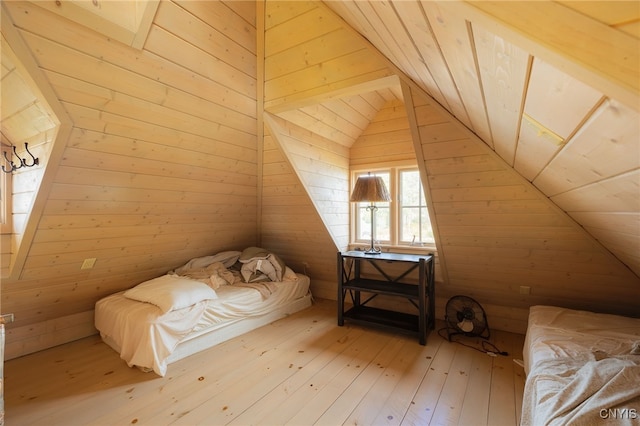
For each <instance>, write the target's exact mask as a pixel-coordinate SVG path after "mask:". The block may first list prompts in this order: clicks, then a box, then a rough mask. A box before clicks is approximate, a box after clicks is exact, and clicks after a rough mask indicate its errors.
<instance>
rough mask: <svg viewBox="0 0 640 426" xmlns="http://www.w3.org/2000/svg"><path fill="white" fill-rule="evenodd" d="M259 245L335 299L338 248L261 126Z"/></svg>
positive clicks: (314, 289)
mask: <svg viewBox="0 0 640 426" xmlns="http://www.w3.org/2000/svg"><path fill="white" fill-rule="evenodd" d="M261 237H262V240H261V245H262V246H263V247H265V248H268V249H269V250H272V251H273V252H274V253H278V255H280V256H281V257H282V259H283V260H284V262H285V263H286V264H287V265H288V266H289V267H291V268H292V269H293V270H295V271H297V272H301V273H304V274H306V275H308V276H309V277H310V278H311V292H312V293H313V294H314V296H316V297H321V298H325V299H334V300H335V299H336V297H337V291H338V290H337V286H336V253H337V251H338V248H337V247H336V244H335V242H334V241H333V239H332V238H331V234H330V233H329V232H328V230H327V227H326V226H325V224H324V222H323V221H322V218H321V217H320V214H319V213H318V211H317V210H316V208H315V206H314V204H313V202H312V200H311V198H310V197H309V193H308V192H307V190H306V189H305V186H304V184H303V183H302V182H301V181H300V178H299V177H298V175H297V174H296V171H295V169H294V168H293V166H292V164H291V162H290V160H289V159H288V158H287V156H286V155H285V153H284V151H283V149H282V148H281V147H280V144H279V143H278V141H277V140H275V138H274V137H273V136H272V135H271V134H270V133H269V131H268V129H267V130H265V143H264V166H263V185H262V234H261Z"/></svg>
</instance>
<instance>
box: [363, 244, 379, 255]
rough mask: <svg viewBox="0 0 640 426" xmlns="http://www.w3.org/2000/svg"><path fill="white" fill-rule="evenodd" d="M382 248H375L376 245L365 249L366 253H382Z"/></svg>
mask: <svg viewBox="0 0 640 426" xmlns="http://www.w3.org/2000/svg"><path fill="white" fill-rule="evenodd" d="M380 253H382V250H381V249H379V248H375V247H374V246H371V247H369V248H368V249H366V250H365V251H364V254H380Z"/></svg>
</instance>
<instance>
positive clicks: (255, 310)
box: [95, 274, 309, 376]
mask: <svg viewBox="0 0 640 426" xmlns="http://www.w3.org/2000/svg"><path fill="white" fill-rule="evenodd" d="M293 277H295V278H293ZM258 287H262V288H258ZM261 290H262V291H261ZM308 292H309V278H308V277H307V276H305V275H301V274H293V276H291V275H289V276H288V279H287V280H284V281H281V282H265V283H264V284H257V283H252V284H234V285H224V286H221V287H219V288H217V289H216V290H215V293H216V295H217V298H215V299H207V300H203V301H200V302H197V303H195V304H193V305H191V306H189V307H186V308H182V309H177V310H171V311H169V312H166V313H163V312H162V310H161V309H160V308H159V307H157V306H155V305H154V304H152V303H143V302H139V301H135V300H132V299H130V298H127V297H125V296H124V292H119V293H116V294H113V295H110V296H107V297H105V298H103V299H101V300H100V301H98V302H97V303H96V310H95V325H96V328H97V329H98V330H99V331H100V334H101V336H102V337H103V339H104V340H105V341H106V342H108V343H109V344H110V346H112V347H114V349H116V350H117V351H118V352H120V357H121V358H122V359H124V360H125V361H126V362H127V364H128V365H129V366H130V367H131V366H138V367H140V368H142V369H149V370H153V371H155V372H156V373H157V374H159V375H160V376H164V375H165V374H166V370H167V359H168V358H169V357H170V356H171V354H172V353H173V351H174V350H175V348H176V347H177V345H178V344H179V343H180V342H181V341H183V340H187V339H191V338H193V337H194V336H197V335H198V334H204V333H207V331H208V330H209V329H215V328H216V327H217V326H219V325H221V324H224V323H228V322H233V321H238V320H242V319H243V318H247V317H255V316H260V315H264V314H267V313H269V312H271V311H273V310H275V309H277V308H278V307H279V306H282V305H284V304H287V303H288V302H291V301H294V300H297V299H300V298H302V297H304V296H305V295H307V293H308ZM265 295H267V297H265Z"/></svg>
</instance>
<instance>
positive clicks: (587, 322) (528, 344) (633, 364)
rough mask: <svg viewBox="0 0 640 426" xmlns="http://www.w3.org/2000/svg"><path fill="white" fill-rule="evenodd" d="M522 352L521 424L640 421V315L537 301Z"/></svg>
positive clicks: (530, 315)
mask: <svg viewBox="0 0 640 426" xmlns="http://www.w3.org/2000/svg"><path fill="white" fill-rule="evenodd" d="M523 355H524V367H525V372H526V373H527V381H526V384H525V393H524V400H523V408H522V419H521V424H523V425H556V424H557V425H565V424H597V423H600V422H605V421H606V420H607V419H608V420H615V423H616V424H624V423H628V424H638V422H640V385H639V383H640V319H639V318H628V317H622V316H616V315H607V314H598V313H592V312H587V311H576V310H571V309H565V308H559V307H554V306H533V307H531V308H530V312H529V324H528V328H527V334H526V338H525V345H524V350H523ZM603 410H604V411H603ZM613 416H615V419H613Z"/></svg>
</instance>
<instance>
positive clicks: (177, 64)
mask: <svg viewBox="0 0 640 426" xmlns="http://www.w3.org/2000/svg"><path fill="white" fill-rule="evenodd" d="M250 6H252V7H246V5H236V4H234V2H230V5H227V4H225V3H222V2H190V1H186V2H172V1H166V2H165V1H163V2H161V4H160V5H159V8H158V11H157V14H156V16H155V20H154V23H153V26H152V27H151V29H150V32H149V35H148V38H147V39H146V43H145V44H144V47H143V48H142V49H141V50H139V49H135V48H131V47H128V46H126V45H124V44H121V43H119V42H117V41H115V40H112V39H110V38H108V37H106V36H103V35H101V34H99V33H97V32H94V31H93V30H92V29H90V28H87V27H83V26H81V25H78V24H75V23H72V22H70V21H66V20H64V19H63V18H61V17H60V16H58V15H56V14H53V13H51V12H49V11H47V10H45V9H43V8H41V7H39V6H38V4H37V3H27V2H7V4H6V8H7V10H8V11H9V12H10V15H11V19H12V20H13V22H14V23H15V26H16V27H17V28H18V29H19V33H20V35H21V37H22V38H23V39H24V40H25V42H26V44H27V45H28V47H29V49H30V51H31V53H32V54H33V55H35V59H36V61H37V63H38V64H39V67H40V72H42V73H43V74H44V75H45V77H46V79H47V80H48V81H49V82H50V84H51V86H52V87H53V90H54V91H55V93H56V94H57V96H58V98H59V101H60V102H61V103H62V104H63V105H64V108H65V109H66V110H67V112H68V113H69V115H70V117H71V119H72V121H73V124H74V127H73V129H72V132H71V136H70V139H69V141H68V146H67V148H66V150H65V151H64V155H63V159H62V161H61V163H60V165H59V168H58V170H57V173H56V174H55V178H54V181H53V182H52V190H51V191H50V194H49V196H48V199H47V200H46V204H45V207H44V213H43V215H42V218H41V220H40V224H39V226H38V229H37V231H36V234H35V237H34V242H33V244H32V246H31V247H30V251H29V256H28V258H27V260H26V263H25V268H24V270H23V272H22V275H21V278H20V279H16V280H3V282H2V310H3V313H9V312H12V313H14V314H15V318H16V322H15V324H13V325H12V326H11V327H10V328H9V329H8V332H7V351H6V357H7V358H11V357H14V356H18V355H21V354H24V353H29V352H32V351H34V350H38V349H42V348H43V347H48V346H52V345H53V344H56V343H62V342H65V341H69V340H74V339H76V338H79V337H83V336H85V335H88V334H91V333H94V332H95V330H94V329H93V316H92V309H93V306H94V303H95V301H96V300H97V299H98V298H99V297H101V296H104V295H106V294H109V293H112V292H114V291H118V290H121V289H124V288H128V287H131V286H132V285H135V284H137V283H139V282H141V281H143V280H145V279H149V278H152V277H155V276H158V275H160V274H162V273H165V272H166V271H168V270H170V269H173V268H175V267H177V266H180V265H181V264H182V263H184V262H186V261H187V260H189V259H190V258H192V257H195V256H199V255H207V254H211V253H215V252H217V251H220V250H225V249H241V248H243V247H245V246H248V245H254V244H255V243H256V241H257V228H256V223H257V201H256V200H257V158H258V153H257V148H256V146H257V144H256V61H255V54H256V35H255V3H250ZM85 258H96V259H97V260H96V263H95V267H94V268H93V269H89V270H81V269H80V266H81V265H82V263H83V260H84V259H85Z"/></svg>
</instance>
